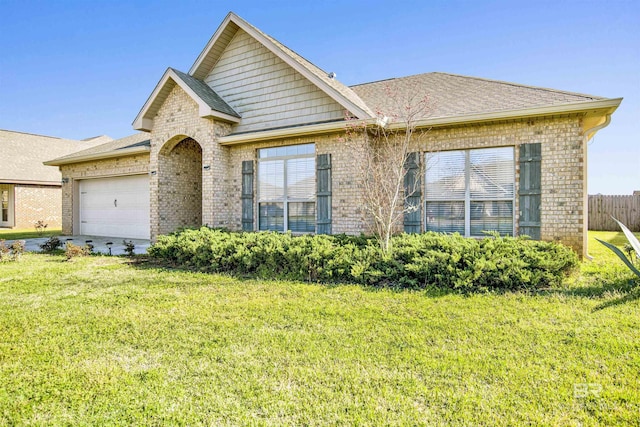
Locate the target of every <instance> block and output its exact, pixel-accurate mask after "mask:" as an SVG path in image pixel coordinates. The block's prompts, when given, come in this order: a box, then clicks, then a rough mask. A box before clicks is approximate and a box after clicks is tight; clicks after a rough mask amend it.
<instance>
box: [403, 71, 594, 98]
mask: <svg viewBox="0 0 640 427" xmlns="http://www.w3.org/2000/svg"><path fill="white" fill-rule="evenodd" d="M423 74H443V75H447V76H451V77H457V78H463V79H472V80H480V81H485V82H490V83H499V84H503V85H508V86H515V87H525V88H529V89H536V90H545V91H547V92H554V93H563V94H566V95H574V96H582V97H585V98H591V99H606V97H602V96H597V95H590V94H588V93H581V92H572V91H568V90H561V89H553V88H549V87H543V86H534V85H526V84H521V83H514V82H507V81H504V80H496V79H489V78H486V77H475V76H465V75H463V74H454V73H445V72H441V71H433V72H431V73H423ZM416 75H420V74H416ZM407 77H412V76H407Z"/></svg>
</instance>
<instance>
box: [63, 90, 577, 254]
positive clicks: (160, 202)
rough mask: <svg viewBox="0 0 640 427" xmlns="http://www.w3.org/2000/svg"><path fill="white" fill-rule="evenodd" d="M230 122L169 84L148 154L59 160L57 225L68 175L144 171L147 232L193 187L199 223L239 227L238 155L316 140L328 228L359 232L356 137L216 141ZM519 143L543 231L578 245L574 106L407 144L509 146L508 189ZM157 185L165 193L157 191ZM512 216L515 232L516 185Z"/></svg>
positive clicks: (171, 223)
mask: <svg viewBox="0 0 640 427" xmlns="http://www.w3.org/2000/svg"><path fill="white" fill-rule="evenodd" d="M230 130H231V127H230V125H228V124H226V123H220V122H216V121H214V120H210V119H205V118H201V117H200V116H199V114H198V106H197V104H196V103H195V102H194V101H193V100H192V99H191V98H190V97H189V96H188V95H187V94H186V93H185V92H184V91H183V90H182V89H181V88H180V87H179V86H176V87H174V89H173V90H172V91H171V93H170V94H169V96H168V98H167V99H166V101H165V102H164V104H163V106H162V107H161V108H160V110H159V112H158V114H157V115H156V117H155V118H154V127H153V131H152V132H151V153H150V156H146V155H138V156H134V157H131V158H122V159H118V160H115V161H114V160H105V161H100V162H91V163H86V164H80V165H72V166H63V168H62V170H63V176H64V177H70V178H72V179H71V180H70V183H68V184H64V185H63V205H62V206H63V217H64V222H63V229H64V230H65V232H68V231H69V230H71V228H70V227H71V226H72V220H71V219H70V218H71V217H72V208H71V200H72V196H73V188H72V187H73V181H75V180H76V179H82V178H83V177H88V176H90V175H91V174H98V175H99V174H101V175H103V176H108V175H111V174H112V175H124V174H127V173H138V172H147V171H152V174H151V179H150V185H151V212H150V217H151V237H152V239H154V238H155V237H156V236H157V235H158V234H159V233H166V232H169V231H172V230H173V229H175V228H176V227H178V226H181V225H186V224H187V222H194V221H195V222H197V221H198V216H197V214H194V210H195V211H197V210H198V205H197V203H195V202H194V201H193V198H194V197H195V194H196V193H197V192H200V193H201V194H202V200H201V216H200V220H199V221H200V222H201V223H202V224H208V225H210V226H215V227H227V228H229V229H232V230H240V229H241V227H242V218H241V214H242V204H241V199H240V195H241V178H242V169H241V168H242V166H241V165H242V161H243V160H254V161H255V160H256V152H257V150H258V149H259V148H265V147H273V146H278V145H293V144H304V143H315V146H316V153H317V154H324V153H330V154H331V156H332V187H333V188H332V218H333V224H332V227H333V232H334V233H350V234H358V233H361V232H364V231H366V228H365V225H364V221H363V212H362V209H361V206H362V199H361V196H360V191H361V190H360V188H361V185H360V184H361V183H360V180H361V179H362V176H361V175H360V174H358V173H357V170H358V164H357V162H358V155H357V152H358V150H359V149H360V148H361V144H362V142H361V141H358V140H357V139H353V140H349V139H348V138H346V137H345V134H344V133H332V134H327V135H320V136H310V137H295V138H287V139H279V140H273V141H269V142H260V143H247V144H240V145H234V146H221V145H219V144H217V143H216V141H217V138H218V137H220V136H223V135H226V134H228V133H229V132H230ZM185 140H186V141H187V142H188V143H187V144H186V145H184V146H182V148H180V147H181V144H180V143H181V142H182V141H185ZM525 143H541V145H542V182H541V185H542V206H541V210H542V212H541V221H542V227H541V236H542V239H544V240H557V241H561V242H563V243H565V244H567V245H568V246H571V247H572V248H574V249H575V250H576V251H577V252H578V253H582V249H583V242H584V237H585V234H584V223H585V210H584V203H585V202H584V201H585V194H586V188H585V185H586V177H585V173H586V168H585V162H586V149H585V147H584V142H583V136H582V123H581V116H580V115H578V114H576V115H571V116H559V117H545V118H535V119H522V120H512V121H504V122H495V123H484V124H471V125H464V126H455V127H442V128H435V129H431V130H429V131H426V132H422V133H419V134H417V135H416V137H415V138H414V141H413V146H412V148H411V151H419V152H426V151H445V150H459V149H469V148H482V147H500V146H513V147H514V148H515V156H516V159H515V160H516V182H515V183H516V190H517V186H518V182H519V167H518V154H519V150H518V147H519V145H520V144H525ZM195 144H197V145H195ZM198 146H199V147H200V148H201V156H200V152H199V151H198V150H197V147H198ZM176 150H177V151H176ZM200 159H201V160H200ZM145 160H146V164H145ZM83 165H84V166H83ZM196 170H197V172H198V173H200V174H201V177H202V181H201V188H200V189H198V187H197V184H196V183H195V181H194V180H197V175H198V174H197V173H196ZM153 172H155V174H154V173H153ZM256 178H257V177H256ZM254 188H257V185H255V186H254ZM165 191H166V192H168V193H167V194H164V192H165ZM178 194H181V195H182V197H183V198H185V197H186V198H187V199H190V200H192V202H193V203H191V204H189V206H188V207H185V208H183V210H185V211H187V213H185V212H182V213H180V212H179V211H180V210H181V208H179V207H177V205H175V203H173V202H172V201H171V200H172V198H173V199H175V198H176V197H177V195H178ZM185 206H186V205H185ZM255 212H257V209H256V210H255ZM183 214H184V215H186V216H187V217H188V218H187V217H185V218H182V217H181V216H180V215H183ZM255 216H256V217H257V215H255ZM514 216H515V217H516V232H517V228H518V227H517V217H518V197H517V193H516V198H515V206H514ZM185 221H186V222H185ZM256 221H257V219H256ZM255 228H257V224H255Z"/></svg>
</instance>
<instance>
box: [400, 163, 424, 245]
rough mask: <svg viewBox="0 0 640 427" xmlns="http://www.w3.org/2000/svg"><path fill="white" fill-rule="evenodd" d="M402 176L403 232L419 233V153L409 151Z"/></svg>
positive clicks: (420, 197) (420, 177)
mask: <svg viewBox="0 0 640 427" xmlns="http://www.w3.org/2000/svg"><path fill="white" fill-rule="evenodd" d="M405 170H406V172H407V173H406V174H405V176H404V194H405V198H404V207H405V214H404V232H405V233H420V231H421V230H420V229H421V224H422V203H421V199H422V176H421V174H420V153H409V155H408V156H407V160H406V163H405Z"/></svg>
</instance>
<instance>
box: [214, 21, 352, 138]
mask: <svg viewBox="0 0 640 427" xmlns="http://www.w3.org/2000/svg"><path fill="white" fill-rule="evenodd" d="M205 82H206V83H207V84H208V85H209V86H210V87H211V88H212V89H213V90H215V91H216V92H217V93H218V94H219V95H220V96H221V97H222V98H223V99H224V100H225V101H226V102H227V103H229V105H231V106H232V107H233V108H234V110H235V111H237V112H238V113H239V114H240V115H241V116H242V120H241V122H240V123H239V124H237V125H235V126H234V128H233V132H234V133H236V132H248V131H256V130H263V129H270V128H275V127H281V126H292V125H299V124H306V123H317V122H325V121H330V120H340V119H343V118H344V108H343V107H342V106H341V105H340V104H338V103H337V102H335V101H334V100H333V99H332V98H331V97H329V96H328V95H326V94H325V93H324V92H323V91H322V90H320V89H319V88H318V87H316V86H315V85H314V84H313V83H311V82H310V81H308V80H307V79H306V78H305V77H304V76H302V75H301V74H300V73H298V72H297V71H296V70H294V69H293V68H291V67H290V66H289V65H288V64H286V63H285V62H284V61H282V60H281V59H280V58H278V57H277V56H276V55H275V54H274V53H272V52H271V51H270V50H268V49H267V48H266V47H264V46H263V45H262V44H261V43H260V42H258V41H257V40H255V39H254V38H253V37H251V36H250V35H249V34H247V33H246V32H245V31H243V30H241V29H240V30H238V32H237V33H236V35H235V37H234V38H233V39H232V40H231V42H230V43H229V44H228V46H227V48H226V49H225V51H224V53H223V54H222V55H221V57H220V59H219V60H218V62H217V63H216V65H215V66H214V68H213V69H212V70H211V72H210V73H209V75H208V76H207V77H206V78H205Z"/></svg>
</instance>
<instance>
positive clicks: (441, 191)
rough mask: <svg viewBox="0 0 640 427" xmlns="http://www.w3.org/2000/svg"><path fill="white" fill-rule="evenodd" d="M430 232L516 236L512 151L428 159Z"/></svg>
mask: <svg viewBox="0 0 640 427" xmlns="http://www.w3.org/2000/svg"><path fill="white" fill-rule="evenodd" d="M426 167H427V171H426V180H425V181H426V188H425V190H426V193H425V194H426V197H425V199H426V202H425V203H426V206H425V212H426V221H425V223H426V226H425V228H426V230H427V231H437V232H442V233H460V234H462V235H463V236H483V235H484V232H485V231H498V232H499V233H500V234H501V235H506V236H511V235H513V200H514V195H515V162H514V150H513V147H500V148H482V149H477V150H460V151H444V152H439V153H427V154H426Z"/></svg>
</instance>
